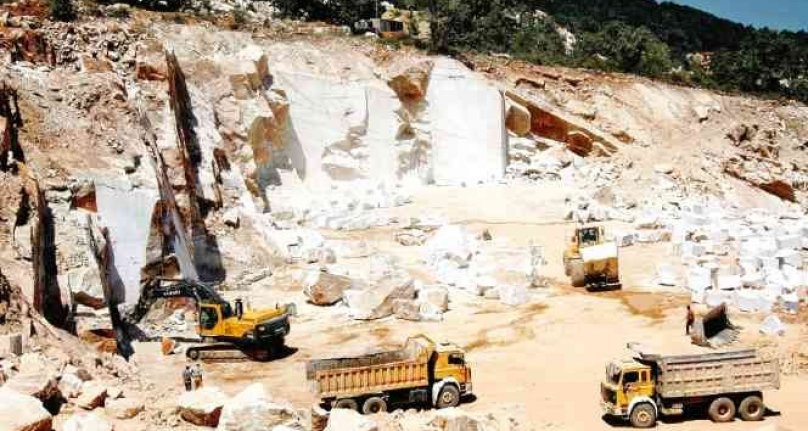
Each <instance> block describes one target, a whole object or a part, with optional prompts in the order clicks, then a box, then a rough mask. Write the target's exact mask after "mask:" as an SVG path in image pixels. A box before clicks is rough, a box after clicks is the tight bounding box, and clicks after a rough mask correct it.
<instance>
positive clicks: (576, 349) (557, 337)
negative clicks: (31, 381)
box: [137, 186, 808, 430]
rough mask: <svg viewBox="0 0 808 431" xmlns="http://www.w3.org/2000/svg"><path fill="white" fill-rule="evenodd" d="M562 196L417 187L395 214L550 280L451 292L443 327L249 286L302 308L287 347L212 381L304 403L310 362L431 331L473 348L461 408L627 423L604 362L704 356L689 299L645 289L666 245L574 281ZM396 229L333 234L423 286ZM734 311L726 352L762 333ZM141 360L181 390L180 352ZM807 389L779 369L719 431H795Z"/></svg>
mask: <svg viewBox="0 0 808 431" xmlns="http://www.w3.org/2000/svg"><path fill="white" fill-rule="evenodd" d="M563 193H564V190H562V189H560V188H554V187H549V186H547V187H527V186H526V187H524V188H520V187H505V186H488V187H484V188H469V189H456V188H428V189H424V190H423V191H421V192H419V193H417V195H416V196H415V199H414V202H413V203H412V204H411V205H408V206H406V207H403V208H398V209H396V212H398V213H399V215H400V216H402V217H404V216H413V215H418V214H425V213H427V212H440V213H442V214H443V215H445V216H446V217H448V219H449V220H450V221H452V222H456V223H461V224H465V225H467V226H468V227H469V228H470V229H472V230H473V231H477V232H481V231H482V230H483V229H489V231H490V232H491V233H492V235H493V237H494V239H495V240H498V241H507V242H508V243H511V244H513V245H527V244H528V243H530V242H534V243H536V244H540V245H544V246H545V255H546V256H547V259H548V265H547V267H546V273H545V275H546V276H547V277H548V278H549V279H550V280H554V281H553V282H552V286H551V287H549V288H546V289H537V290H534V291H533V298H532V300H531V301H530V302H529V303H528V304H525V305H522V306H520V307H515V308H511V307H507V306H504V305H502V304H500V303H499V302H498V301H491V300H485V299H482V298H475V297H471V296H468V295H466V294H464V293H456V292H453V293H452V297H451V310H450V311H449V312H448V313H447V314H446V315H445V320H444V321H443V322H407V321H402V320H395V319H392V318H390V319H384V320H379V321H373V322H357V321H351V320H350V319H348V317H347V316H346V315H345V312H344V310H343V309H340V308H339V307H332V308H317V307H314V306H312V305H309V304H305V302H304V297H303V295H302V294H301V293H300V291H299V289H298V288H296V287H293V286H289V287H286V288H279V287H276V288H272V289H263V290H259V291H254V292H251V293H249V295H250V296H251V298H252V301H253V304H255V305H260V304H271V303H273V302H275V301H285V300H294V301H296V302H297V303H298V304H299V309H300V316H299V317H298V318H296V319H295V321H294V322H293V328H292V333H291V334H290V336H289V337H288V341H287V344H288V345H289V346H290V347H292V348H293V349H294V353H292V354H291V355H289V356H288V357H285V358H283V359H279V360H276V361H273V362H268V363H252V362H250V363H236V364H223V363H218V364H206V365H205V369H206V371H207V384H211V385H216V386H219V387H221V388H223V389H224V390H225V391H226V392H228V393H236V392H237V391H238V390H239V389H241V388H243V387H244V386H245V385H246V384H248V383H252V382H255V381H259V382H262V383H264V384H265V386H266V387H267V388H268V389H269V390H270V391H271V393H273V394H275V395H276V396H277V397H279V398H283V399H288V400H290V401H292V402H293V403H294V404H295V405H297V406H299V407H301V408H303V407H306V406H307V405H309V404H311V403H312V402H315V401H316V400H315V398H314V397H313V395H312V394H311V393H310V392H309V390H308V385H307V384H306V381H305V378H304V367H305V361H306V360H307V359H310V358H314V357H323V356H329V355H335V354H349V353H351V352H360V351H364V350H368V349H374V348H379V347H392V346H395V345H397V344H398V343H400V342H402V341H403V340H404V339H405V338H406V337H407V336H409V335H411V334H416V333H426V334H429V335H431V336H432V337H434V338H437V339H445V340H451V341H454V342H456V343H458V344H460V345H462V346H465V347H466V348H467V349H468V351H469V353H468V359H469V360H470V361H471V363H472V364H473V367H474V371H473V372H474V392H475V394H476V396H477V398H476V400H474V401H473V402H471V403H469V404H467V405H465V408H467V409H469V410H472V411H489V410H491V409H493V408H500V407H503V406H513V408H514V409H517V408H518V409H523V410H524V412H525V415H526V419H527V420H528V421H529V423H531V424H532V426H533V427H534V428H535V429H559V430H599V429H613V428H616V427H621V426H623V425H620V424H611V423H608V422H606V421H605V420H604V419H603V418H602V413H601V411H600V407H599V404H598V403H599V396H600V395H599V389H598V385H599V382H600V380H601V378H602V376H603V370H604V366H605V362H606V361H607V360H608V359H610V358H613V357H620V356H623V355H625V354H626V350H625V346H626V343H628V342H631V341H640V342H642V343H644V344H646V345H648V346H649V347H651V348H653V349H656V350H659V351H665V352H673V353H685V352H697V351H700V348H698V347H695V346H692V345H691V344H690V342H689V338H687V337H685V335H684V333H683V331H684V328H683V307H684V304H686V303H687V302H688V300H689V298H688V296H687V295H686V294H684V291H683V290H679V289H677V288H673V289H672V291H670V292H663V291H658V290H657V291H653V292H652V291H649V290H650V288H651V287H652V285H651V283H650V277H651V276H652V275H653V271H654V267H655V265H656V263H657V262H662V261H664V260H665V259H669V258H670V245H669V244H666V243H661V244H655V245H650V246H633V247H628V248H624V249H622V255H621V259H622V260H621V264H622V268H623V273H622V275H623V281H624V283H625V288H624V291H623V292H618V293H601V294H591V293H586V292H585V291H580V290H575V289H573V288H571V287H569V286H568V284H567V283H566V279H565V277H564V274H563V269H562V267H561V263H560V256H561V252H562V247H563V238H564V237H565V236H566V235H567V233H568V232H569V231H570V229H571V228H572V226H570V225H567V224H565V223H561V222H559V221H558V220H559V214H560V209H561V208H562V205H560V203H563ZM393 232H394V230H393V229H392V228H384V229H376V230H372V231H368V232H362V233H361V234H358V233H352V234H344V233H332V234H330V235H329V236H331V237H333V238H346V237H361V238H363V239H365V240H367V241H368V243H369V244H370V245H371V246H372V247H373V248H375V249H377V250H379V251H382V252H385V253H389V254H393V255H395V256H397V257H398V258H399V259H400V261H401V263H402V264H403V265H404V266H406V267H407V268H408V269H410V270H411V272H412V274H413V275H414V276H415V277H416V278H421V279H422V280H424V281H426V282H428V281H429V277H428V271H427V270H426V268H424V267H423V264H422V263H419V261H418V259H419V256H420V251H419V248H418V247H402V246H400V245H398V244H397V243H395V242H394V241H393ZM276 277H279V279H280V278H281V277H283V275H281V274H278V275H276ZM288 278H291V277H288ZM229 294H231V295H245V296H246V295H247V293H246V292H229ZM802 317H804V316H802ZM732 318H733V320H734V321H735V322H736V323H739V324H740V325H742V326H743V327H744V328H745V330H744V332H743V334H742V337H741V341H740V342H739V343H738V344H736V345H735V346H733V347H740V346H752V345H760V344H761V343H763V342H764V340H762V339H761V336H760V335H758V334H757V325H758V324H759V322H760V321H761V320H762V318H763V316H757V315H741V314H739V313H736V314H735V315H733V316H732ZM804 321H805V320H804V319H803V320H802V322H803V323H793V324H791V325H790V326H789V328H788V332H787V334H786V336H785V337H784V338H783V339H781V340H779V341H780V343H779V344H780V348H781V349H782V348H784V347H783V346H796V345H797V344H798V343H804V342H805V340H806V326H805V324H804ZM137 361H138V363H139V364H140V366H141V370H142V372H143V373H144V377H146V378H147V379H149V380H151V381H153V382H154V383H155V385H156V386H157V387H158V388H164V389H166V390H168V391H169V392H176V391H179V390H180V387H181V382H180V371H181V368H182V367H183V365H184V361H185V359H184V358H183V357H182V356H180V355H175V356H171V357H163V356H161V355H160V353H159V348H158V346H157V345H156V344H155V345H141V346H140V347H139V352H138V355H137ZM806 394H808V376H806V375H804V374H803V375H801V376H797V375H785V376H783V380H782V388H781V389H780V390H779V391H772V392H770V393H767V394H765V395H766V401H767V404H768V406H769V407H770V409H771V410H772V411H771V414H770V415H769V416H768V417H767V419H766V422H765V423H764V424H751V423H744V422H741V421H736V422H734V423H732V424H728V425H726V426H722V428H721V429H724V430H756V429H759V428H761V426H763V425H767V426H769V425H775V424H777V425H782V426H783V427H784V428H785V429H790V430H800V429H805V426H806V424H808V410H807V409H805V405H804V403H805V399H806ZM507 408H510V407H507ZM715 426H716V425H713V424H712V423H710V422H709V421H708V420H706V419H705V418H703V417H700V416H698V415H696V416H695V417H690V418H687V419H686V420H677V421H663V423H662V424H661V425H660V428H662V429H671V430H702V429H704V430H707V429H714V427H715Z"/></svg>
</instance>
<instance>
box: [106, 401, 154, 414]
mask: <svg viewBox="0 0 808 431" xmlns="http://www.w3.org/2000/svg"><path fill="white" fill-rule="evenodd" d="M104 408H105V410H106V413H107V415H109V416H111V417H113V418H116V419H131V418H133V417H135V416H137V415H138V414H140V412H142V411H143V410H144V408H145V407H144V405H143V401H140V400H138V399H135V398H121V399H118V400H109V401H107V403H106V406H105V407H104Z"/></svg>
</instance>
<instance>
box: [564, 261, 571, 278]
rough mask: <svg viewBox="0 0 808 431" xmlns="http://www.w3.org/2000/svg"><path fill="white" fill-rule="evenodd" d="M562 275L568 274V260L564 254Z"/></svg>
mask: <svg viewBox="0 0 808 431" xmlns="http://www.w3.org/2000/svg"><path fill="white" fill-rule="evenodd" d="M564 275H566V276H567V277H569V276H570V260H569V259H567V257H566V256H564Z"/></svg>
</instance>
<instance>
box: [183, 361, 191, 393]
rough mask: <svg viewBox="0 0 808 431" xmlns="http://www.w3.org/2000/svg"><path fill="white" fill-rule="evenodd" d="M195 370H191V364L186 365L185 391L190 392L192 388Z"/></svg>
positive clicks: (184, 375)
mask: <svg viewBox="0 0 808 431" xmlns="http://www.w3.org/2000/svg"><path fill="white" fill-rule="evenodd" d="M192 374H193V372H192V371H191V366H190V365H185V370H184V371H183V372H182V380H183V381H184V382H185V391H186V392H188V391H190V390H191V389H192V385H191V383H192V382H191V377H192V376H191V375H192Z"/></svg>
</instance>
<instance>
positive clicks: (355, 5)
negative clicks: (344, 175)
mask: <svg viewBox="0 0 808 431" xmlns="http://www.w3.org/2000/svg"><path fill="white" fill-rule="evenodd" d="M272 1H273V3H274V5H275V6H276V8H277V9H278V10H279V11H280V12H281V13H282V14H283V15H285V16H287V17H293V18H303V19H309V20H321V21H327V22H332V23H335V24H345V25H351V24H353V22H355V21H357V20H359V19H362V18H368V17H371V16H373V14H374V13H375V7H376V1H375V0H272ZM391 3H394V4H395V5H396V6H397V7H399V8H403V9H413V10H425V11H429V12H430V28H431V30H432V31H431V40H430V44H429V48H430V49H432V50H434V51H436V52H444V53H453V52H462V51H469V50H471V51H479V52H497V53H508V54H510V55H512V56H514V57H516V58H520V59H524V60H527V61H531V62H534V63H539V64H548V65H562V66H570V67H586V68H592V69H599V70H605V71H614V72H627V73H634V74H639V75H644V76H650V77H654V78H660V79H667V80H672V81H675V82H679V83H684V84H689V85H698V86H703V87H709V88H715V89H720V90H740V91H745V92H753V93H759V94H766V95H772V96H781V97H789V98H796V99H799V100H801V101H803V102H808V33H806V32H805V31H800V32H791V31H776V30H770V29H756V28H752V27H750V26H744V25H741V24H738V23H734V22H732V21H729V20H726V19H721V18H718V17H715V16H713V15H710V14H708V13H705V12H702V11H700V10H697V9H694V8H690V7H687V6H682V5H677V4H674V3H669V2H662V3H657V2H656V1H654V0H398V1H391ZM542 12H544V13H542ZM559 27H563V28H567V29H568V30H570V31H571V32H572V33H573V34H575V36H576V39H577V42H576V44H575V47H574V50H573V51H572V52H569V51H568V50H567V49H566V47H565V43H564V40H563V38H562V36H561V35H560V34H559V32H558V31H557V29H558V28H559ZM694 53H699V54H698V55H695V56H694V55H692V54H694Z"/></svg>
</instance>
